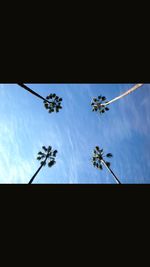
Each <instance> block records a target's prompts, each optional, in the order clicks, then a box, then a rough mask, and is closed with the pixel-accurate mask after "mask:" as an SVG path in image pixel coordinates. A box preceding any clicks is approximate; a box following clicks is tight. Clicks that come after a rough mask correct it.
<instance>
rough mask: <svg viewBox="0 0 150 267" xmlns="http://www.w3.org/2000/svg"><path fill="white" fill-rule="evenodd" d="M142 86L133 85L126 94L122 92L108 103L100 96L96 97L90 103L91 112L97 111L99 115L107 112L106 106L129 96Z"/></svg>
mask: <svg viewBox="0 0 150 267" xmlns="http://www.w3.org/2000/svg"><path fill="white" fill-rule="evenodd" d="M142 85H143V83H138V84H136V85H134V86H133V87H131V88H130V89H129V90H127V91H126V92H124V93H123V94H121V95H119V96H117V97H115V98H113V99H112V100H110V101H106V97H105V96H101V95H100V96H98V98H93V100H92V102H91V106H92V107H93V109H92V111H99V112H100V114H103V113H105V111H108V110H109V108H108V107H107V106H108V105H110V104H111V103H113V102H115V101H117V100H119V99H121V98H123V97H125V96H127V95H129V94H131V93H132V92H134V91H135V90H137V89H138V88H140V87H141V86H142Z"/></svg>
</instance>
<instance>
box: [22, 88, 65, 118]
mask: <svg viewBox="0 0 150 267" xmlns="http://www.w3.org/2000/svg"><path fill="white" fill-rule="evenodd" d="M18 85H19V86H21V87H22V88H24V89H25V90H27V91H28V92H30V93H31V94H33V95H35V96H37V97H38V98H40V99H42V100H43V102H44V106H45V108H46V109H48V111H49V113H52V112H54V111H56V112H59V110H60V109H62V106H61V102H62V98H60V97H58V96H57V95H56V94H50V95H48V96H47V97H46V98H44V97H42V96H41V95H39V94H38V93H36V92H35V91H33V90H32V89H30V88H29V87H28V86H26V85H25V84H23V83H18ZM49 99H51V101H49Z"/></svg>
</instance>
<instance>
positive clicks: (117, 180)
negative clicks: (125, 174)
mask: <svg viewBox="0 0 150 267" xmlns="http://www.w3.org/2000/svg"><path fill="white" fill-rule="evenodd" d="M101 162H102V163H103V164H104V166H105V167H106V168H107V170H108V171H109V172H110V173H111V174H112V175H113V177H114V178H115V180H116V182H117V183H118V184H121V182H120V181H119V179H118V178H117V176H116V175H115V174H114V172H113V171H112V170H111V169H110V168H109V167H108V166H107V164H106V162H105V161H104V160H102V161H101Z"/></svg>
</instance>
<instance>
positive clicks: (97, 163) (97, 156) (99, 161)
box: [92, 146, 121, 184]
mask: <svg viewBox="0 0 150 267" xmlns="http://www.w3.org/2000/svg"><path fill="white" fill-rule="evenodd" d="M112 156H113V155H112V154H111V153H108V154H106V155H104V151H103V149H100V148H99V146H96V147H95V149H94V152H93V158H92V163H93V166H94V167H96V168H98V169H100V170H102V169H103V166H105V167H106V168H107V170H108V171H109V172H110V173H111V174H112V176H113V177H114V179H115V181H116V182H117V183H118V184H121V182H120V181H119V179H118V178H117V176H116V175H115V174H114V172H113V171H112V170H111V169H110V162H108V161H105V159H104V158H105V157H107V158H111V157H112Z"/></svg>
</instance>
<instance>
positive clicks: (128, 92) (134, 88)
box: [102, 83, 143, 106]
mask: <svg viewBox="0 0 150 267" xmlns="http://www.w3.org/2000/svg"><path fill="white" fill-rule="evenodd" d="M142 85H143V83H138V84H136V85H134V86H133V87H132V88H131V89H129V90H128V91H126V92H125V93H123V94H122V95H120V96H118V97H116V98H114V99H112V100H110V101H109V102H107V103H104V104H102V106H107V105H109V104H111V103H113V102H115V101H117V100H118V99H120V98H123V97H124V96H127V95H128V94H131V93H132V92H133V91H135V90H136V89H138V88H139V87H141V86H142Z"/></svg>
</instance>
